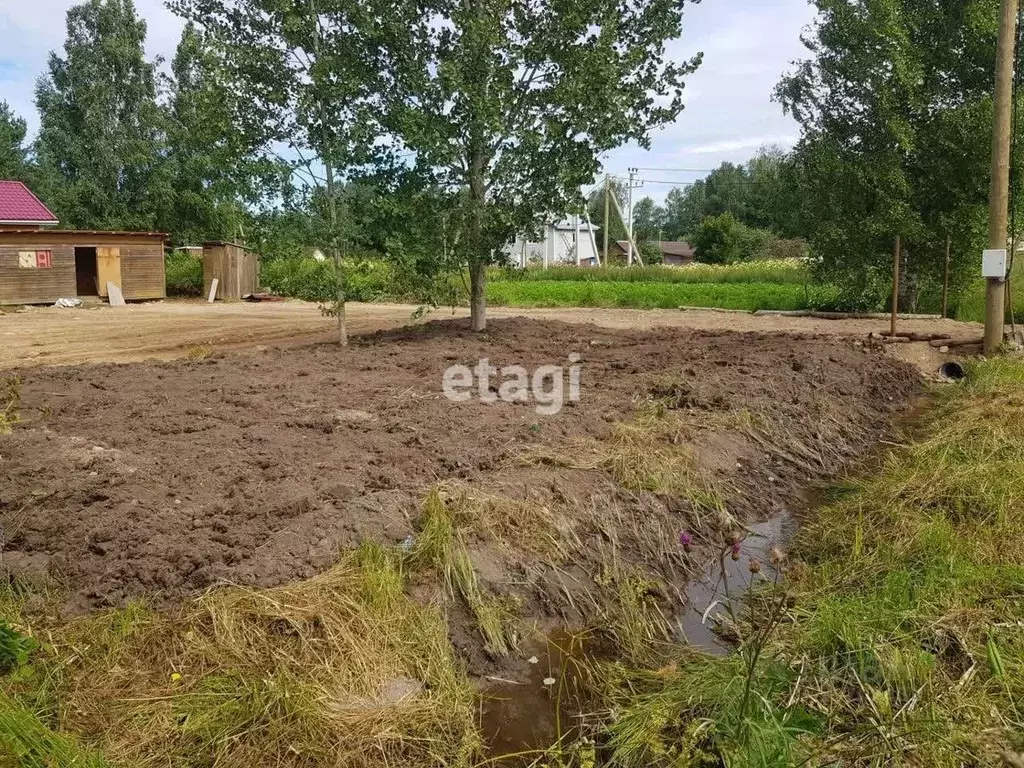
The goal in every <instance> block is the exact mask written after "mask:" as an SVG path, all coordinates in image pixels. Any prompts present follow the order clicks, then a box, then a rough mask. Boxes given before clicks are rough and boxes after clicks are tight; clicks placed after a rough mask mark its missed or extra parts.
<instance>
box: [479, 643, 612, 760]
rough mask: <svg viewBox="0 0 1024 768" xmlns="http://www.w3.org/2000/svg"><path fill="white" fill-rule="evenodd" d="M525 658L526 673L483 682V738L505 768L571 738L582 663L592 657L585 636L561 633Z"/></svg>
mask: <svg viewBox="0 0 1024 768" xmlns="http://www.w3.org/2000/svg"><path fill="white" fill-rule="evenodd" d="M525 653H526V654H527V659H528V661H527V665H528V670H527V673H526V674H523V675H519V676H518V678H519V679H516V680H511V679H502V678H497V677H490V678H487V679H486V682H487V685H486V687H485V689H484V694H483V697H484V703H483V713H482V722H481V727H482V729H483V733H484V737H485V738H486V739H487V743H488V745H489V746H490V752H491V755H493V756H496V757H505V758H506V760H505V761H503V763H505V764H507V765H516V764H528V763H530V762H532V761H533V760H535V759H536V758H537V757H538V756H539V755H540V753H541V752H543V751H544V750H545V749H547V748H548V747H549V746H551V745H552V744H555V743H557V742H558V741H560V740H569V739H571V738H572V736H573V732H574V730H575V728H576V725H577V719H576V716H575V714H574V713H575V712H577V711H578V707H577V706H576V703H577V701H578V696H579V694H580V692H581V690H582V685H581V683H582V677H583V674H584V671H583V666H582V662H583V661H584V660H585V659H587V658H590V657H591V656H592V651H591V649H590V648H589V647H588V643H587V638H586V635H584V634H580V633H571V632H569V631H567V630H565V629H557V630H555V631H554V632H552V633H550V634H549V635H548V636H547V637H546V638H541V639H538V640H536V641H534V642H533V643H531V644H530V645H528V646H527V649H526V651H525ZM530 654H532V655H530ZM506 761H507V762H506Z"/></svg>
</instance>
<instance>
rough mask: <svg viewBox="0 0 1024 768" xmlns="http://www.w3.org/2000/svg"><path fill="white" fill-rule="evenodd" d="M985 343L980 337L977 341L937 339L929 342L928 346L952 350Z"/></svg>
mask: <svg viewBox="0 0 1024 768" xmlns="http://www.w3.org/2000/svg"><path fill="white" fill-rule="evenodd" d="M984 341H985V339H984V338H982V337H980V336H979V337H978V338H975V339H935V340H934V341H929V342H928V345H929V346H931V347H935V348H938V347H949V348H950V349H952V348H953V347H967V346H970V345H971V344H981V343H983V342H984Z"/></svg>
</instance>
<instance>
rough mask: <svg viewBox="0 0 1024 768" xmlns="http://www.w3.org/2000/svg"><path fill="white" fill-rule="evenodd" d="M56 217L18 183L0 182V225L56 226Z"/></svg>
mask: <svg viewBox="0 0 1024 768" xmlns="http://www.w3.org/2000/svg"><path fill="white" fill-rule="evenodd" d="M56 223H57V217H56V216H54V215H53V212H52V211H51V210H50V209H49V208H47V207H46V206H45V205H43V203H42V202H41V201H40V200H39V198H38V197H36V196H35V195H34V194H32V190H30V189H29V188H28V187H26V186H25V185H24V184H22V183H21V182H20V181H0V224H56Z"/></svg>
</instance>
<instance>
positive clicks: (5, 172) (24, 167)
mask: <svg viewBox="0 0 1024 768" xmlns="http://www.w3.org/2000/svg"><path fill="white" fill-rule="evenodd" d="M26 130H27V125H26V123H25V119H24V118H22V117H18V115H16V114H14V112H13V111H12V110H11V107H10V105H9V104H8V103H7V102H6V101H4V100H3V99H0V179H16V180H18V181H27V180H28V165H29V164H28V149H27V148H26V147H25V133H26Z"/></svg>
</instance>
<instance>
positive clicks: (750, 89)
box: [0, 0, 813, 199]
mask: <svg viewBox="0 0 1024 768" xmlns="http://www.w3.org/2000/svg"><path fill="white" fill-rule="evenodd" d="M581 1H583V0H581ZM71 5H73V0H33V1H32V2H15V0H3V7H0V29H3V30H4V33H5V38H6V39H7V40H17V41H18V45H17V46H13V45H9V46H6V47H5V50H4V51H3V52H2V53H0V98H2V99H5V100H6V101H8V102H9V103H10V104H11V106H12V108H13V109H14V110H15V111H16V112H17V113H18V114H20V115H22V116H23V117H25V118H26V119H27V120H28V122H29V126H30V130H32V131H35V130H36V129H37V128H38V123H39V120H38V116H37V114H36V111H35V105H34V103H33V99H34V89H35V81H36V79H37V78H38V77H39V75H41V74H43V72H44V71H45V69H46V59H47V55H48V53H49V51H51V50H56V51H58V52H59V51H61V50H62V48H63V44H64V35H65V14H66V13H67V10H68V8H69V7H71ZM136 8H137V10H138V13H139V15H140V16H141V17H142V18H144V19H145V20H146V23H147V42H146V52H147V54H148V55H149V56H150V57H154V56H162V57H163V58H164V59H166V60H170V58H171V57H172V56H173V55H174V49H175V46H176V45H177V42H178V38H179V37H180V35H181V28H182V26H183V25H182V22H181V20H180V19H179V18H177V17H176V16H174V14H172V13H171V12H170V11H169V10H167V8H166V7H165V5H164V4H163V2H162V0H136ZM812 19H813V9H812V8H811V7H810V6H809V4H808V3H807V0H704V2H702V3H699V4H696V5H694V4H688V5H687V6H686V10H685V16H684V19H683V36H682V38H681V39H680V40H677V41H674V42H673V43H671V44H670V45H669V55H670V56H672V57H673V58H676V59H678V60H685V59H689V58H690V57H692V56H693V55H694V54H695V53H697V52H698V51H703V52H704V63H703V64H702V65H701V67H700V69H699V70H698V71H697V72H696V73H695V74H694V75H692V76H691V77H690V78H689V79H688V81H687V85H686V89H685V90H684V92H683V95H684V101H685V104H686V109H684V110H683V112H682V114H681V115H680V116H679V119H678V120H677V121H676V122H675V123H673V124H672V125H669V126H666V127H665V128H663V129H661V130H659V131H656V132H655V133H654V135H653V136H652V137H651V149H650V150H649V151H646V150H642V149H640V148H639V147H637V146H635V145H634V146H627V147H622V148H620V149H618V150H616V151H615V152H612V153H610V154H609V155H608V157H606V158H605V166H606V168H607V169H608V170H609V171H610V172H612V173H625V171H626V168H628V167H630V166H641V167H653V168H662V169H669V168H690V167H696V168H698V169H710V168H714V167H715V166H717V165H719V164H720V163H722V162H723V161H726V160H728V161H731V162H742V161H744V160H746V159H747V158H748V157H749V156H750V154H751V153H752V152H753V151H754V150H755V149H756V148H757V147H758V146H760V145H761V144H765V143H779V144H783V145H790V144H792V143H793V142H794V141H795V139H796V136H797V134H798V129H797V126H796V124H795V123H793V121H792V120H790V119H789V118H787V117H785V116H784V115H783V114H782V109H781V107H780V106H779V105H778V104H777V103H774V102H773V101H772V100H771V94H772V91H773V89H774V88H775V85H776V83H778V81H779V78H780V76H781V75H782V73H783V72H785V71H786V70H787V69H789V68H790V64H791V62H792V61H793V60H794V59H797V58H800V57H802V56H804V55H805V51H804V49H803V46H802V45H801V44H800V40H799V35H800V32H801V29H802V28H803V27H804V26H805V25H807V24H808V23H810V21H811V20H812ZM648 175H649V176H650V177H651V178H652V179H653V178H655V175H656V174H655V173H654V172H650V173H649V174H648ZM703 175H706V173H705V172H704V171H698V172H692V173H684V174H672V175H671V177H672V178H673V179H676V178H678V179H679V180H680V181H693V180H694V179H696V178H700V177H701V176H703ZM662 177H664V174H662ZM669 188H670V187H669V186H667V185H658V186H652V187H651V188H650V189H645V190H644V193H649V194H651V195H652V196H653V197H655V198H657V199H660V198H662V197H663V196H664V194H665V193H666V192H667V190H668V189H669Z"/></svg>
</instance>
